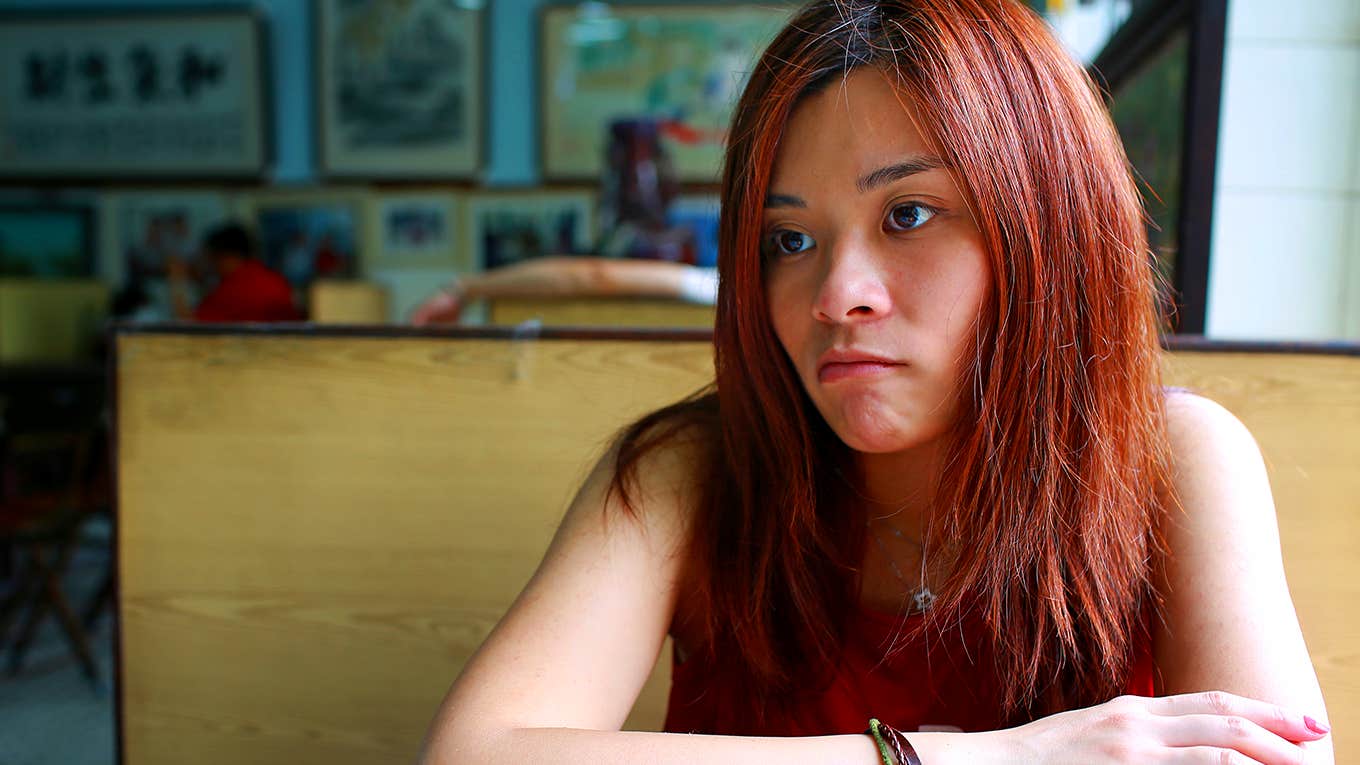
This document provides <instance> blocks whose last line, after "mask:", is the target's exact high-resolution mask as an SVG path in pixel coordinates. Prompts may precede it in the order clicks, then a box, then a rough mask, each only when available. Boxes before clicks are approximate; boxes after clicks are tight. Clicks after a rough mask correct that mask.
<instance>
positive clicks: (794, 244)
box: [765, 228, 816, 256]
mask: <svg viewBox="0 0 1360 765" xmlns="http://www.w3.org/2000/svg"><path fill="white" fill-rule="evenodd" d="M814 244H816V242H815V241H814V240H813V239H812V237H810V236H808V235H807V234H804V233H803V232H801V231H793V230H792V229H787V228H785V229H779V230H778V231H775V232H773V233H771V234H770V235H769V236H768V237H766V240H765V249H766V254H769V255H776V256H778V255H795V254H797V253H800V252H805V251H807V250H810V249H812V247H813V245H814Z"/></svg>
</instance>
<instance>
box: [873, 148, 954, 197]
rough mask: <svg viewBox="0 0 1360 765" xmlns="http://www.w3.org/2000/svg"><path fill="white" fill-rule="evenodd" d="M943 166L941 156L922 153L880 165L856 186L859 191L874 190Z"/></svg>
mask: <svg viewBox="0 0 1360 765" xmlns="http://www.w3.org/2000/svg"><path fill="white" fill-rule="evenodd" d="M941 167H944V162H941V161H940V158H939V157H936V156H934V155H931V154H922V155H920V156H916V157H911V158H910V159H906V160H903V161H901V162H897V163H895V164H891V165H888V166H886V167H880V168H878V169H877V170H875V171H873V172H871V173H868V174H866V175H865V176H863V177H862V178H860V179H859V180H858V181H855V188H856V189H859V193H861V194H863V193H865V192H868V191H873V190H874V189H876V188H878V187H879V186H884V185H887V184H889V183H892V182H893V181H900V180H902V179H903V178H906V177H907V176H911V175H916V174H917V173H924V172H925V171H927V170H936V169H939V168H941Z"/></svg>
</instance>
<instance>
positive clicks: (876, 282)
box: [812, 240, 892, 323]
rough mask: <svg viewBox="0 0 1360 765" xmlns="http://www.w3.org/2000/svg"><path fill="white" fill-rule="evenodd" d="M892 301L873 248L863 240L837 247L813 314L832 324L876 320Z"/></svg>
mask: <svg viewBox="0 0 1360 765" xmlns="http://www.w3.org/2000/svg"><path fill="white" fill-rule="evenodd" d="M891 308H892V299H891V295H890V293H889V290H888V285H887V284H886V283H885V280H884V278H883V272H882V270H881V269H880V268H879V264H878V263H877V262H876V258H875V257H874V252H873V247H872V245H871V244H870V243H868V242H864V241H862V240H850V241H847V242H845V243H844V244H841V245H839V246H836V247H835V248H834V249H833V250H832V251H831V253H830V256H829V257H828V258H827V259H826V261H825V266H824V270H823V272H822V275H821V284H820V285H818V288H817V297H816V299H815V300H814V301H813V306H812V312H813V314H814V316H815V317H816V319H817V320H818V321H823V322H830V323H842V322H847V321H849V322H865V321H873V320H875V319H878V318H880V317H882V316H886V315H887V314H888V312H889V311H890V310H891Z"/></svg>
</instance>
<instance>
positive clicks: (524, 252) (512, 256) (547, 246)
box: [465, 190, 595, 269]
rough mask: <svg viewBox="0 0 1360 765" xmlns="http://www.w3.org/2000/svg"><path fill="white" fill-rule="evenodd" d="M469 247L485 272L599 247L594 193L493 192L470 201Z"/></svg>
mask: <svg viewBox="0 0 1360 765" xmlns="http://www.w3.org/2000/svg"><path fill="white" fill-rule="evenodd" d="M466 241H467V244H466V245H465V246H466V248H467V250H468V251H469V252H472V253H475V254H476V257H477V261H476V262H477V263H478V264H479V265H480V266H481V267H482V268H488V269H490V268H499V267H500V266H504V265H509V264H511V263H517V262H519V261H522V260H528V259H529V258H537V257H542V256H544V255H576V254H584V253H589V252H591V251H592V249H593V247H594V246H595V192H594V191H585V190H580V191H541V192H540V191H530V192H490V193H483V194H473V195H469V197H468V199H467V240H466Z"/></svg>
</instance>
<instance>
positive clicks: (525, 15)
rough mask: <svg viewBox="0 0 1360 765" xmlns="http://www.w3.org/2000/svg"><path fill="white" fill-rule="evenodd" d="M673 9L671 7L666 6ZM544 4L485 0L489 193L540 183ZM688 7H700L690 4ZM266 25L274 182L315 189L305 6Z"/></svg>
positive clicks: (195, 2)
mask: <svg viewBox="0 0 1360 765" xmlns="http://www.w3.org/2000/svg"><path fill="white" fill-rule="evenodd" d="M671 1H672V2H674V1H675V0H671ZM545 4H546V3H545V2H544V0H486V10H487V13H486V16H485V17H484V21H485V23H486V24H487V29H486V32H485V33H486V38H485V39H486V41H487V45H488V52H487V66H488V70H489V71H488V77H487V80H486V86H487V99H486V103H487V104H488V105H489V107H490V109H491V114H490V120H489V123H488V126H487V127H488V139H489V142H488V146H487V152H486V155H485V158H484V162H483V164H484V168H485V169H484V173H483V182H484V183H485V184H486V185H490V186H525V185H534V184H537V183H539V180H540V179H539V173H538V137H537V128H536V121H537V107H536V106H535V102H534V101H535V94H536V93H537V76H536V74H535V66H536V64H537V54H536V52H535V50H534V41H535V40H536V39H537V24H538V9H539V8H540V7H541V6H543V5H545ZM694 4H702V3H701V2H697V1H696V2H695V3H694ZM224 5H227V3H224V2H223V1H222V0H0V10H12V9H40V10H49V11H50V10H59V9H61V8H73V7H75V8H92V7H94V8H103V7H107V8H110V9H120V8H136V7H144V6H150V7H156V8H166V7H173V8H194V7H205V6H207V7H218V8H220V7H223V6H224ZM254 6H255V7H257V8H259V9H260V12H261V13H262V14H263V15H264V16H265V18H266V19H267V22H268V24H267V26H268V29H269V36H270V56H271V59H272V69H273V74H272V76H273V78H274V79H273V82H272V83H271V87H272V92H273V100H274V107H273V108H274V122H275V125H274V158H275V170H274V177H273V180H274V181H275V182H277V183H279V184H285V185H293V184H296V185H304V184H310V183H315V182H317V180H318V179H317V177H316V170H315V162H314V160H313V154H314V142H313V140H312V139H313V135H314V133H313V131H314V121H313V119H312V116H313V115H312V104H313V94H312V78H311V70H312V35H311V16H312V14H311V8H312V3H311V2H310V0H256V2H255V3H254Z"/></svg>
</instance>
